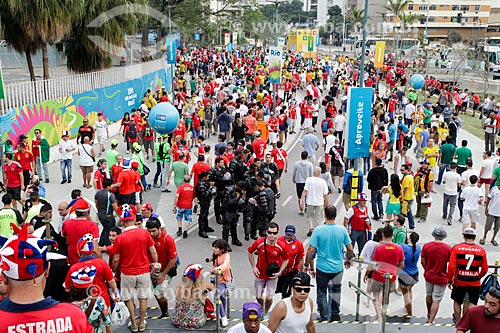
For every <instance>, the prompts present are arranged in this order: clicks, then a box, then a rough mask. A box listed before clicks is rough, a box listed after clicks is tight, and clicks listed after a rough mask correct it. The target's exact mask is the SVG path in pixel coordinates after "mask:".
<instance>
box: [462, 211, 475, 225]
mask: <svg viewBox="0 0 500 333" xmlns="http://www.w3.org/2000/svg"><path fill="white" fill-rule="evenodd" d="M478 221H479V212H478V211H477V210H467V209H464V214H463V218H462V223H463V224H469V223H477V222H478Z"/></svg>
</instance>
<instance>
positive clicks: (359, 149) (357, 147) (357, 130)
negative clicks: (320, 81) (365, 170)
mask: <svg viewBox="0 0 500 333" xmlns="http://www.w3.org/2000/svg"><path fill="white" fill-rule="evenodd" d="M372 100H373V90H372V88H351V89H349V91H348V93H347V115H346V118H347V132H346V136H345V137H346V146H347V151H346V156H347V158H360V157H368V156H370V121H371V115H372Z"/></svg>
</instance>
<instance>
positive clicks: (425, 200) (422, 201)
mask: <svg viewBox="0 0 500 333" xmlns="http://www.w3.org/2000/svg"><path fill="white" fill-rule="evenodd" d="M420 203H423V204H429V203H432V197H431V196H430V195H429V196H428V197H425V196H422V198H421V199H420Z"/></svg>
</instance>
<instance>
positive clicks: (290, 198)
mask: <svg viewBox="0 0 500 333" xmlns="http://www.w3.org/2000/svg"><path fill="white" fill-rule="evenodd" d="M290 200H292V196H291V195H290V196H288V198H286V200H285V202H283V203H282V204H281V206H282V207H285V206H286V205H287V203H289V202H290Z"/></svg>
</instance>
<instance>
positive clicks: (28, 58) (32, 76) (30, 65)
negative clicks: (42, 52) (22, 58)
mask: <svg viewBox="0 0 500 333" xmlns="http://www.w3.org/2000/svg"><path fill="white" fill-rule="evenodd" d="M25 54H26V62H27V63H28V71H29V72H30V80H31V81H36V77H35V70H34V69H33V60H32V59H31V53H29V52H26V53H25Z"/></svg>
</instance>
